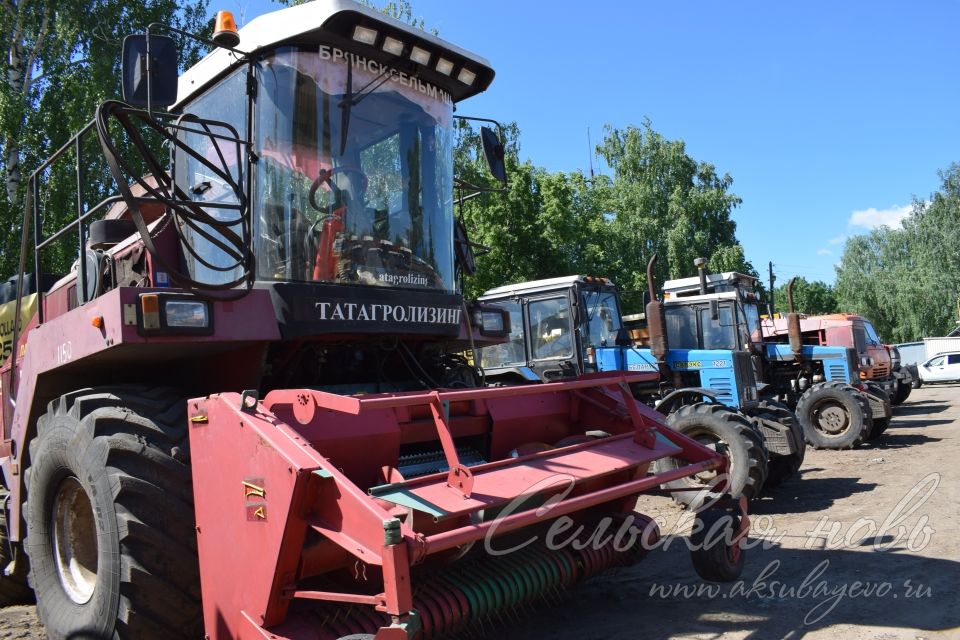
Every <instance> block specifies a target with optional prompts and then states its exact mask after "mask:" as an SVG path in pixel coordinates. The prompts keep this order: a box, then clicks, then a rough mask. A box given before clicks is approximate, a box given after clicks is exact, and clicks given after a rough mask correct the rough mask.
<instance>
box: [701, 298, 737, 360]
mask: <svg viewBox="0 0 960 640" xmlns="http://www.w3.org/2000/svg"><path fill="white" fill-rule="evenodd" d="M719 311H720V313H719V318H718V319H717V320H714V319H713V318H711V317H710V316H711V314H710V308H709V307H706V308H701V309H700V326H701V327H703V348H704V349H723V350H727V349H736V348H737V334H736V332H735V329H736V326H737V325H736V322H734V318H733V309H732V308H731V307H730V305H729V304H726V305H723V306H721V307H720V309H719Z"/></svg>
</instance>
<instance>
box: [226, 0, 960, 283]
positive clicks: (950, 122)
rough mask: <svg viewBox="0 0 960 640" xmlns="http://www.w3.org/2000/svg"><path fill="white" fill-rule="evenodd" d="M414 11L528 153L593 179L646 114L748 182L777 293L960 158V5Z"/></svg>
mask: <svg viewBox="0 0 960 640" xmlns="http://www.w3.org/2000/svg"><path fill="white" fill-rule="evenodd" d="M411 2H412V6H413V11H414V15H415V16H417V17H422V18H423V19H424V21H425V24H426V26H427V28H436V29H438V30H439V32H440V37H441V38H443V39H445V40H449V41H451V42H453V43H455V44H457V45H458V46H461V47H463V48H466V49H468V50H470V51H473V52H475V53H477V54H479V55H481V56H483V57H485V58H486V59H487V60H489V61H490V62H491V63H492V66H493V68H494V69H495V70H496V74H497V75H496V79H495V80H494V82H493V84H492V85H491V86H490V88H489V89H488V90H487V92H485V93H484V94H481V95H480V96H477V97H474V98H471V99H470V100H468V101H466V102H464V103H462V104H461V105H460V106H459V108H458V112H459V113H461V114H464V115H476V116H484V117H489V118H494V119H497V120H500V121H502V122H511V121H516V122H517V124H518V125H519V127H520V132H521V135H520V143H521V150H520V151H521V158H522V159H530V160H531V161H532V162H533V163H534V164H536V165H539V166H542V167H545V168H546V169H548V170H550V171H575V170H583V171H584V172H588V171H589V166H590V162H591V156H592V154H591V150H590V145H589V144H588V130H589V132H590V137H591V138H592V140H593V143H594V145H596V143H597V141H598V140H600V139H601V137H602V135H603V130H604V127H605V126H606V125H611V126H614V127H618V128H623V127H627V126H630V125H638V126H639V125H640V124H641V123H642V122H643V119H644V118H645V117H647V118H649V119H650V120H651V122H652V126H653V128H654V129H655V130H656V131H658V132H660V133H662V134H663V135H664V136H666V137H667V138H670V139H681V140H683V141H684V142H685V143H686V146H687V153H688V154H690V155H691V156H692V157H694V158H695V159H697V160H699V161H701V162H709V163H711V164H713V165H715V166H716V168H717V170H718V172H720V173H721V174H722V173H729V174H730V175H731V176H732V177H733V187H732V191H733V192H734V193H736V194H737V195H739V196H740V197H741V198H742V199H743V204H742V205H741V206H740V207H739V208H737V209H736V210H734V213H733V218H734V220H736V222H737V237H738V238H739V239H740V241H741V243H742V244H743V246H744V248H745V251H746V255H747V259H748V260H750V261H751V262H752V263H753V265H754V266H755V267H756V268H757V270H758V271H760V272H761V274H763V275H765V274H766V269H767V263H768V262H769V261H772V262H773V263H774V272H775V274H776V276H777V278H778V282H779V283H782V282H784V281H785V280H786V279H788V278H790V277H791V276H794V275H800V276H804V277H806V278H808V279H818V280H824V281H826V282H829V283H832V282H833V281H834V279H835V274H834V269H833V266H834V265H835V264H837V263H838V262H839V261H840V256H841V255H842V253H843V246H844V242H845V241H846V239H847V238H848V237H850V236H851V235H854V234H861V233H866V232H868V231H869V229H870V228H872V227H875V226H877V225H880V224H888V225H890V226H897V225H899V224H900V220H901V219H902V218H903V217H904V216H905V215H906V214H907V213H908V212H909V211H910V205H911V202H912V201H913V199H914V198H919V199H921V200H923V199H927V198H929V195H930V193H931V192H933V191H935V190H936V189H937V188H938V187H939V185H940V180H939V178H938V175H937V172H938V170H941V169H945V168H947V167H948V166H949V165H950V164H951V163H952V162H955V161H960V118H958V117H957V112H958V105H960V82H958V80H960V47H958V46H957V42H958V37H957V32H958V30H960V0H941V1H933V0H914V1H911V2H891V1H886V0H874V1H871V2H866V1H849V2H836V1H834V2H821V1H819V0H807V1H804V2H799V1H798V2H789V3H788V2H778V1H775V0H768V1H767V2H747V1H742V2H737V1H732V0H728V1H727V2H720V1H718V0H714V1H710V0H700V1H693V0H659V1H656V2H654V1H641V0H636V1H619V2H615V1H609V0H592V1H591V2H583V1H581V2H570V1H568V0H554V1H553V2H549V3H546V2H530V1H523V0H512V1H509V2H508V1H506V0H484V1H483V2H470V1H467V0H460V1H456V0H411ZM278 7H279V5H278V4H276V3H274V2H271V1H270V0H227V1H226V2H225V3H224V4H221V5H219V6H217V5H216V4H215V3H211V6H210V8H211V10H216V9H229V10H232V11H234V13H235V14H236V15H237V18H238V21H247V22H249V21H250V20H252V19H253V18H254V17H256V16H257V15H259V14H262V13H265V12H268V11H274V10H276V9H277V8H278ZM593 164H594V170H595V171H598V172H604V173H608V174H609V173H610V171H609V169H608V168H607V167H605V166H604V165H603V164H602V162H600V161H599V160H598V159H597V158H596V157H593ZM601 275H602V274H601Z"/></svg>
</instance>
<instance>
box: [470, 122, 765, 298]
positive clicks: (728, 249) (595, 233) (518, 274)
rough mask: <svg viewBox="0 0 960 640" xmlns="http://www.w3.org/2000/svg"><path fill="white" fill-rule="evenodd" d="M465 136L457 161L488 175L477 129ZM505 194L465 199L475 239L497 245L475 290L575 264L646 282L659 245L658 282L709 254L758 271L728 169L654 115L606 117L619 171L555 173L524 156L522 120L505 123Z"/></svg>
mask: <svg viewBox="0 0 960 640" xmlns="http://www.w3.org/2000/svg"><path fill="white" fill-rule="evenodd" d="M466 130H467V131H469V132H470V134H469V135H467V136H463V135H462V136H461V139H460V144H459V145H458V152H457V158H456V159H457V161H458V163H457V164H458V167H459V169H460V170H461V171H462V172H464V175H465V176H466V177H467V179H468V180H482V177H481V175H482V172H483V164H482V156H481V154H480V152H479V136H477V135H476V134H475V133H474V132H473V131H472V129H466ZM508 130H509V132H510V136H509V137H510V140H509V141H508V145H507V151H508V153H507V169H508V175H509V179H510V186H509V189H508V191H507V192H506V193H505V194H486V195H484V196H483V197H481V198H478V199H476V200H474V201H470V202H469V203H468V204H467V205H465V206H464V217H465V220H466V222H467V225H468V228H469V229H470V231H471V233H472V234H473V236H474V239H475V241H477V242H479V243H481V244H483V245H486V246H488V247H489V248H490V253H489V254H487V255H485V256H482V257H481V258H480V259H479V260H478V266H479V268H480V273H479V274H478V276H477V277H476V278H474V279H473V281H471V282H469V283H468V285H469V288H470V291H469V292H470V293H478V292H482V291H483V290H484V289H486V288H489V287H490V286H495V285H499V284H504V283H508V282H519V281H523V280H532V279H538V278H547V277H553V276H561V275H570V274H574V273H580V274H590V275H600V276H606V277H610V278H611V279H613V280H614V281H615V282H617V284H619V285H620V287H621V288H622V289H624V290H627V291H632V290H643V289H645V288H646V264H647V261H648V260H649V258H650V256H651V255H653V253H654V252H657V253H658V254H659V261H658V265H657V269H656V272H655V275H654V277H655V279H656V284H657V285H658V286H659V285H660V284H662V282H663V280H665V279H667V278H674V277H682V276H686V275H692V274H693V273H695V267H694V265H693V260H694V258H696V257H699V256H705V257H707V258H708V259H709V261H710V268H711V269H713V270H715V271H741V272H746V273H750V274H752V275H756V271H755V270H754V269H753V267H752V266H751V265H750V263H749V262H747V260H746V259H745V257H744V254H743V248H742V247H741V246H740V244H739V243H738V242H737V240H736V233H735V232H736V224H735V223H734V222H733V220H732V219H731V217H730V214H731V211H732V209H733V208H734V207H736V206H737V205H738V204H739V203H740V198H739V197H738V196H736V195H735V194H733V193H730V191H729V189H730V186H731V184H732V179H731V178H730V176H729V175H724V176H718V175H717V173H716V170H715V169H714V167H713V166H712V165H710V164H708V163H701V162H698V161H696V160H695V159H693V158H692V157H690V156H689V155H688V154H687V153H686V149H685V145H684V143H683V142H682V141H678V140H667V139H666V138H664V137H663V136H662V135H661V134H659V133H657V132H656V131H654V130H653V128H652V126H651V124H650V122H649V121H646V122H644V125H643V127H642V128H636V127H628V128H627V129H625V130H618V129H614V128H611V127H608V128H607V130H606V135H605V137H604V140H603V141H602V143H601V144H600V145H599V147H598V149H597V150H598V152H600V153H601V154H602V155H603V157H604V158H605V159H606V161H607V163H608V165H609V166H610V167H611V168H612V169H613V176H612V177H609V176H603V175H601V176H598V177H596V178H593V179H588V178H587V177H586V176H584V174H583V173H582V172H579V171H575V172H570V173H550V172H547V171H546V170H544V169H542V168H538V167H536V166H535V165H533V164H532V163H531V162H529V161H526V162H521V161H520V160H519V143H518V139H519V130H518V128H517V127H516V125H515V124H514V125H511V126H510V127H509V128H508Z"/></svg>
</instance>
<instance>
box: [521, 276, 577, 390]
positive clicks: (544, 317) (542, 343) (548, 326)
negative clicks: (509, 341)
mask: <svg viewBox="0 0 960 640" xmlns="http://www.w3.org/2000/svg"><path fill="white" fill-rule="evenodd" d="M526 316H527V326H528V327H529V330H528V332H527V337H528V340H529V353H530V368H531V369H533V370H534V371H535V372H536V373H537V375H538V376H539V377H540V379H541V380H543V381H544V382H551V381H554V380H558V379H560V378H564V377H572V376H577V375H579V374H580V368H579V367H578V365H577V344H576V339H575V336H576V334H575V333H574V325H573V313H572V308H571V305H570V299H569V297H568V296H567V295H566V294H564V293H560V294H555V295H550V296H548V297H546V296H545V297H542V298H533V299H531V300H529V301H528V302H527V305H526Z"/></svg>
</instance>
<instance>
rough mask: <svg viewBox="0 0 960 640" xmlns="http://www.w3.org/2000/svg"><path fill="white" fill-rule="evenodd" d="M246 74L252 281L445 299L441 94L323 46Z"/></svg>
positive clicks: (447, 220) (447, 172) (277, 57)
mask: <svg viewBox="0 0 960 640" xmlns="http://www.w3.org/2000/svg"><path fill="white" fill-rule="evenodd" d="M258 71H259V73H258V79H259V87H258V92H257V115H256V129H255V131H256V133H255V140H254V145H255V147H254V148H255V152H256V154H257V158H258V160H257V170H256V197H255V198H254V202H255V203H256V204H255V205H254V225H255V226H254V233H255V238H256V253H257V276H258V278H259V279H265V280H285V281H301V282H329V283H342V284H364V285H375V286H391V287H400V288H414V289H433V290H442V291H452V290H453V288H454V277H453V271H454V267H453V230H452V228H453V201H452V194H453V159H452V127H451V119H452V113H453V104H452V101H451V100H450V97H449V96H448V95H447V94H446V93H444V92H443V91H442V90H440V89H437V88H436V87H433V86H430V85H427V84H426V83H424V82H422V81H418V80H416V79H411V78H409V77H407V76H406V75H403V74H400V73H397V72H396V71H394V70H392V69H390V68H389V67H386V66H383V65H380V64H378V63H375V62H373V61H368V60H366V59H363V58H360V57H357V56H354V55H353V54H350V53H345V52H342V51H340V50H339V49H336V48H333V47H330V46H326V45H321V46H320V47H319V48H312V49H305V48H283V49H279V50H277V51H274V52H272V53H271V54H268V55H267V56H266V57H265V58H264V59H263V60H262V61H261V63H260V64H259V69H258Z"/></svg>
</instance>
